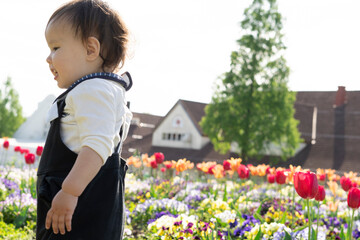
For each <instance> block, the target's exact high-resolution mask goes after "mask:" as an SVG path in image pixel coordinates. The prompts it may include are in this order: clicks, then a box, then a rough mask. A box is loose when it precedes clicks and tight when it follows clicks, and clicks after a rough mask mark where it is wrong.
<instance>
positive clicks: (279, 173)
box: [275, 170, 286, 184]
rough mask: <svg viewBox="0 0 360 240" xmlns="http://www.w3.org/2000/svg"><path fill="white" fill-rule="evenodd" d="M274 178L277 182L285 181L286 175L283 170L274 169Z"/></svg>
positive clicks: (282, 182)
mask: <svg viewBox="0 0 360 240" xmlns="http://www.w3.org/2000/svg"><path fill="white" fill-rule="evenodd" d="M275 180H276V182H277V183H278V184H284V183H286V175H285V171H284V170H279V171H276V175H275Z"/></svg>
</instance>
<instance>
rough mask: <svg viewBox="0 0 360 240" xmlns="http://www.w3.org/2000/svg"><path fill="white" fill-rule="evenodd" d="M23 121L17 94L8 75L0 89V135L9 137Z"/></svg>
mask: <svg viewBox="0 0 360 240" xmlns="http://www.w3.org/2000/svg"><path fill="white" fill-rule="evenodd" d="M24 121H25V119H24V117H23V115H22V107H21V105H20V103H19V96H18V94H17V92H16V91H15V89H14V88H13V86H12V83H11V78H10V77H8V78H7V80H6V81H5V82H4V85H3V87H2V89H0V137H11V136H12V135H13V134H14V133H15V131H16V130H17V129H18V128H19V127H20V125H21V124H22V123H23V122H24Z"/></svg>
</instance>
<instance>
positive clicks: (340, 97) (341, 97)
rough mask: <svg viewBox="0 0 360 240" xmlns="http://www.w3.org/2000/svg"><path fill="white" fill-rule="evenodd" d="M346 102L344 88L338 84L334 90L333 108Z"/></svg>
mask: <svg viewBox="0 0 360 240" xmlns="http://www.w3.org/2000/svg"><path fill="white" fill-rule="evenodd" d="M345 103H346V90H345V87H344V86H339V87H338V90H337V92H336V97H335V103H334V108H336V107H340V106H342V105H344V104H345Z"/></svg>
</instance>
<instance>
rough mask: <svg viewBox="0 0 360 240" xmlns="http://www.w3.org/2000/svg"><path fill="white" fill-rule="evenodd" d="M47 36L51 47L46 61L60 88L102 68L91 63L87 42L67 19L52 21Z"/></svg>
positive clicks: (46, 31)
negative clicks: (76, 33) (78, 35)
mask: <svg viewBox="0 0 360 240" xmlns="http://www.w3.org/2000/svg"><path fill="white" fill-rule="evenodd" d="M45 38H46V41H47V44H48V46H49V48H50V54H49V56H48V57H47V59H46V61H47V62H48V64H49V67H50V71H51V72H52V74H53V75H54V79H55V80H56V81H57V83H58V86H59V87H60V88H68V87H70V86H71V84H73V83H74V82H75V81H76V80H77V79H79V78H81V77H83V76H85V75H87V74H90V73H93V72H97V71H99V70H101V68H100V69H94V66H93V65H91V64H90V63H89V61H88V59H87V49H86V46H85V44H84V43H83V41H82V40H81V39H80V38H79V37H76V36H75V33H74V31H73V29H72V28H71V26H70V24H69V23H67V22H66V21H64V20H58V21H55V22H54V21H51V22H50V23H49V24H48V26H47V27H46V30H45Z"/></svg>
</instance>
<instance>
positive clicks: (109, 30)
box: [48, 0, 128, 71]
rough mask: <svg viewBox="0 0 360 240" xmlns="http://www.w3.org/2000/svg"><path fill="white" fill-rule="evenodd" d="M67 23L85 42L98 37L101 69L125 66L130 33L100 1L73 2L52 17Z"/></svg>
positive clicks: (111, 69) (117, 16)
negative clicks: (101, 60)
mask: <svg viewBox="0 0 360 240" xmlns="http://www.w3.org/2000/svg"><path fill="white" fill-rule="evenodd" d="M59 19H61V20H67V21H69V23H70V24H72V27H73V29H74V30H75V35H76V36H77V37H80V38H81V40H82V41H84V42H86V41H87V39H88V38H89V37H96V38H97V39H98V40H99V42H100V45H101V48H100V57H101V58H102V59H103V61H104V62H103V65H102V68H103V70H104V71H105V69H109V70H110V71H114V70H115V69H117V68H118V66H119V65H120V68H121V67H122V66H123V65H124V61H125V56H126V50H127V43H128V29H127V27H126V26H125V24H124V22H123V21H122V19H121V18H120V16H119V14H118V13H117V12H116V11H114V10H113V9H111V8H110V7H109V5H108V4H107V3H105V2H103V1H101V0H74V1H71V2H69V3H67V4H65V5H63V6H62V7H60V8H59V9H57V10H56V11H55V12H54V13H53V15H52V16H51V17H50V19H49V22H48V24H49V23H50V22H51V21H54V20H59Z"/></svg>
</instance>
